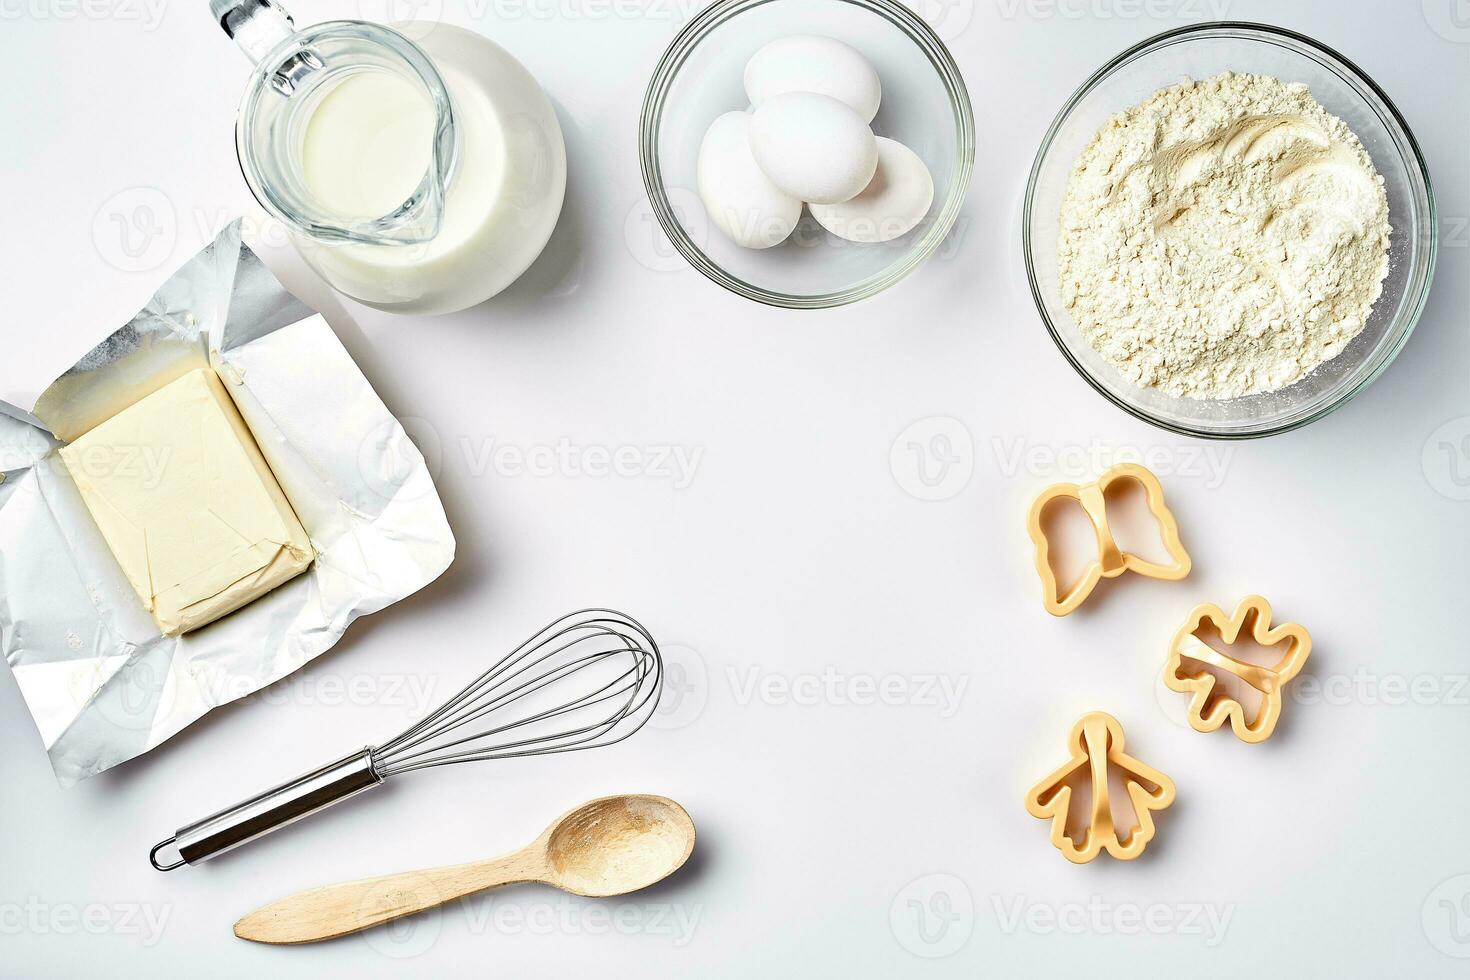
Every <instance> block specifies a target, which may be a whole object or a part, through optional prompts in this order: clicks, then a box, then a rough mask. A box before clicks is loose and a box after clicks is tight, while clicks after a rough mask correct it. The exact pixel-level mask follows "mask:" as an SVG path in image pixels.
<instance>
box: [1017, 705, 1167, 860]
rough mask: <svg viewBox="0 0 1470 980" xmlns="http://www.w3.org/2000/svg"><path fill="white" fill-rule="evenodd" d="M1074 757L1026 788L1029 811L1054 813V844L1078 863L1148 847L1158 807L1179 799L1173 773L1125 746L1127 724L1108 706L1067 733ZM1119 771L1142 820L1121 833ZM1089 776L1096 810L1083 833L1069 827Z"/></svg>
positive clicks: (1135, 853)
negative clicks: (1112, 786) (1115, 793)
mask: <svg viewBox="0 0 1470 980" xmlns="http://www.w3.org/2000/svg"><path fill="white" fill-rule="evenodd" d="M1067 742H1068V744H1069V745H1070V746H1071V748H1072V758H1070V759H1068V760H1067V762H1066V764H1065V765H1063V766H1062V767H1061V768H1060V769H1057V770H1056V771H1055V772H1053V773H1052V774H1051V775H1049V776H1047V777H1046V778H1045V779H1043V780H1042V781H1041V782H1039V783H1037V784H1036V785H1035V786H1033V787H1031V791H1030V792H1029V793H1027V794H1026V811H1027V812H1028V813H1030V814H1031V815H1032V816H1033V817H1038V818H1040V819H1043V820H1045V819H1047V818H1048V817H1049V818H1051V842H1052V846H1053V847H1055V848H1056V849H1057V850H1059V851H1061V852H1062V856H1063V857H1065V858H1066V859H1067V860H1068V861H1071V862H1072V863H1073V864H1085V863H1087V862H1088V861H1091V860H1092V859H1093V858H1095V857H1097V856H1098V855H1099V854H1101V853H1102V852H1103V851H1104V850H1106V851H1107V852H1108V853H1109V854H1111V855H1112V856H1113V857H1115V858H1118V859H1119V860H1121V861H1131V860H1133V859H1134V858H1136V857H1138V856H1139V855H1140V854H1142V853H1143V849H1144V848H1145V847H1147V846H1148V842H1149V841H1151V840H1153V837H1154V821H1153V815H1152V812H1153V811H1154V810H1163V809H1165V808H1166V807H1168V806H1169V805H1170V804H1172V803H1173V802H1174V782H1173V780H1171V779H1170V778H1169V777H1168V776H1165V775H1164V774H1163V773H1161V772H1159V771H1158V770H1157V769H1154V768H1152V767H1150V766H1146V765H1144V764H1143V763H1142V762H1140V761H1138V760H1137V759H1135V758H1133V757H1132V756H1130V755H1127V754H1125V753H1124V752H1123V726H1122V725H1120V724H1119V723H1118V719H1116V718H1114V717H1113V716H1112V715H1110V714H1107V713H1106V712H1103V711H1094V712H1092V713H1090V714H1087V715H1083V716H1082V720H1081V721H1079V722H1077V724H1076V725H1074V726H1073V727H1072V732H1071V734H1070V735H1068V736H1067ZM1113 769H1116V770H1117V771H1118V775H1119V776H1120V777H1121V778H1122V782H1123V786H1124V787H1126V791H1127V793H1128V799H1129V801H1130V802H1131V803H1132V804H1133V814H1134V819H1135V821H1136V825H1135V826H1134V827H1133V829H1132V830H1130V831H1127V832H1126V833H1124V834H1123V835H1121V836H1120V835H1119V834H1118V829H1117V825H1116V823H1115V822H1114V820H1113V801H1112V798H1111V794H1110V792H1109V781H1110V779H1112V778H1113V771H1112V770H1113ZM1084 773H1085V774H1086V776H1087V783H1088V786H1089V788H1090V793H1091V795H1090V800H1091V812H1090V813H1089V815H1088V822H1087V828H1086V829H1085V830H1084V831H1083V832H1082V835H1081V839H1080V840H1078V839H1074V838H1073V837H1072V836H1071V835H1069V834H1068V833H1067V824H1068V823H1069V821H1070V818H1071V806H1072V792H1073V783H1074V782H1077V781H1079V780H1080V779H1081V777H1082V776H1083V774H1084Z"/></svg>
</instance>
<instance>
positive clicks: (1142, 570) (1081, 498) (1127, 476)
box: [1027, 463, 1191, 616]
mask: <svg viewBox="0 0 1470 980" xmlns="http://www.w3.org/2000/svg"><path fill="white" fill-rule="evenodd" d="M1122 480H1135V481H1137V482H1138V484H1139V485H1140V486H1142V487H1143V492H1144V495H1145V497H1146V499H1147V502H1148V509H1149V512H1150V513H1152V514H1153V516H1154V518H1155V519H1156V520H1157V521H1158V523H1159V537H1160V538H1161V539H1162V540H1163V543H1164V549H1165V551H1167V552H1168V554H1169V558H1170V562H1169V563H1168V564H1159V563H1156V562H1151V561H1145V560H1144V559H1143V558H1140V557H1139V556H1138V555H1135V554H1132V553H1130V552H1127V551H1124V550H1122V549H1121V548H1119V547H1118V543H1117V541H1116V540H1114V538H1113V532H1112V530H1111V529H1110V528H1109V527H1108V511H1107V491H1108V487H1110V486H1111V485H1112V484H1114V483H1117V482H1119V481H1122ZM1063 497H1071V498H1073V499H1075V500H1076V501H1077V502H1078V503H1079V504H1081V505H1082V509H1083V510H1084V511H1086V513H1087V517H1088V519H1089V520H1090V521H1092V529H1093V533H1094V534H1095V535H1096V537H1097V555H1098V557H1097V558H1096V559H1095V560H1093V561H1091V562H1089V563H1088V565H1087V568H1086V570H1085V571H1084V572H1083V575H1082V578H1081V579H1080V580H1079V581H1078V582H1077V584H1076V585H1074V586H1072V588H1071V589H1070V590H1068V591H1067V593H1066V594H1065V595H1063V594H1062V593H1061V591H1060V586H1059V585H1058V583H1057V576H1056V573H1055V572H1054V571H1053V570H1052V567H1051V542H1050V541H1049V540H1048V538H1047V535H1046V530H1045V529H1044V528H1043V526H1042V519H1043V517H1044V515H1045V511H1046V508H1047V505H1049V504H1050V503H1051V502H1052V501H1054V500H1058V499H1061V498H1063ZM1027 527H1028V529H1029V530H1030V532H1031V541H1032V543H1033V544H1034V545H1035V546H1036V572H1037V574H1038V575H1040V576H1041V587H1042V597H1041V598H1042V603H1043V604H1044V605H1045V606H1046V611H1047V612H1049V613H1051V614H1052V615H1053V616H1065V615H1067V614H1068V613H1070V612H1072V611H1073V610H1074V609H1076V608H1077V607H1078V606H1080V605H1082V603H1083V602H1084V601H1085V600H1086V599H1087V597H1088V596H1089V595H1091V594H1092V590H1093V589H1095V588H1097V583H1098V582H1100V581H1102V580H1103V579H1105V578H1116V577H1118V576H1119V575H1122V574H1123V573H1124V572H1130V571H1131V572H1137V573H1138V574H1140V575H1146V576H1148V577H1149V578H1157V579H1165V580H1168V581H1178V580H1179V579H1182V578H1184V577H1185V576H1186V575H1188V574H1189V569H1190V566H1191V562H1190V558H1189V553H1188V552H1187V551H1185V550H1184V545H1183V544H1182V543H1180V540H1179V522H1178V521H1176V520H1175V519H1174V514H1173V512H1171V511H1170V510H1169V508H1168V506H1167V505H1166V504H1165V503H1164V488H1163V487H1162V486H1161V485H1160V484H1159V478H1158V477H1156V476H1154V475H1153V473H1152V472H1150V471H1149V470H1148V469H1146V468H1144V467H1142V466H1139V465H1137V464H1136V463H1122V464H1119V465H1118V466H1114V467H1112V468H1111V469H1109V470H1108V471H1107V472H1105V473H1104V474H1103V475H1102V476H1100V477H1098V479H1097V480H1096V481H1095V482H1093V483H1088V484H1082V485H1079V484H1076V483H1057V484H1053V485H1052V486H1049V487H1047V488H1046V489H1045V490H1043V491H1042V492H1041V496H1039V497H1037V498H1036V502H1035V503H1033V504H1032V505H1031V515H1030V518H1029V520H1028V523H1027Z"/></svg>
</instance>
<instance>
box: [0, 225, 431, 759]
mask: <svg viewBox="0 0 1470 980" xmlns="http://www.w3.org/2000/svg"><path fill="white" fill-rule="evenodd" d="M203 366H211V367H213V368H214V370H215V371H216V372H217V373H218V374H219V375H220V377H221V379H222V380H224V382H225V387H226V389H227V390H228V391H229V392H230V395H231V397H232V398H233V399H234V401H235V404H236V406H237V407H238V408H239V410H240V414H241V415H242V416H243V417H244V419H245V422H246V424H247V425H248V426H249V427H250V430H251V432H252V433H253V434H254V436H255V439H256V442H257V443H258V444H259V446H260V449H261V452H262V453H263V454H264V456H265V458H266V461H267V462H268V463H269V464H270V467H271V469H272V470H273V471H274V472H275V475H276V479H277V480H278V481H279V482H280V485H281V488H282V489H283V490H284V491H285V493H286V496H287V497H288V498H289V499H290V501H291V504H292V507H293V508H294V509H295V511H296V515H297V517H299V518H300V520H301V523H302V525H303V526H304V527H305V528H306V531H307V533H308V535H309V536H310V538H311V541H312V545H313V547H314V549H315V551H316V558H315V561H314V562H313V564H312V566H311V568H310V569H309V570H308V571H307V572H306V573H305V574H303V575H301V576H299V577H297V578H295V579H293V580H291V581H290V582H287V583H286V584H284V585H282V586H281V587H279V588H277V589H275V590H274V591H272V592H270V593H268V594H267V595H265V596H264V597H262V598H260V599H257V600H256V601H255V602H252V603H251V604H249V605H247V606H245V607H244V608H242V609H240V610H238V611H236V612H234V613H231V614H230V615H228V616H226V617H225V618H223V619H221V620H219V621H218V622H216V623H213V624H211V625H209V626H206V627H204V628H203V629H201V630H198V631H197V632H194V633H188V634H185V635H184V636H180V637H164V636H162V635H161V634H160V632H159V630H158V627H157V626H156V625H155V624H154V622H153V618H152V616H150V615H149V613H148V612H147V610H145V609H144V608H143V604H142V603H141V602H139V600H138V597H137V595H136V594H135V593H134V591H133V589H132V587H131V586H130V585H129V584H128V582H127V580H126V579H125V578H124V576H123V572H122V569H121V568H120V567H119V565H118V563H117V560H116V559H115V558H114V557H113V555H112V552H111V551H110V550H109V549H108V546H107V544H106V542H104V541H103V539H102V536H101V532H100V531H98V529H97V527H96V525H95V523H94V522H93V520H92V518H91V515H90V514H89V513H88V511H87V508H86V505H85V504H84V503H83V502H82V499H81V496H80V495H79V493H78V492H77V489H76V487H75V485H74V484H73V482H72V480H71V477H70V475H69V474H68V472H67V469H66V467H65V465H64V464H63V463H62V462H61V459H60V457H59V456H58V454H57V450H58V449H59V448H60V446H62V445H63V444H65V443H66V442H68V441H70V440H72V439H75V438H76V437H78V436H79V435H81V434H82V433H84V432H86V431H88V430H89V429H91V428H92V427H93V426H94V425H96V424H97V423H99V422H101V421H104V420H106V419H107V418H110V417H111V416H112V415H114V414H116V413H117V412H118V411H120V410H121V409H123V408H125V407H127V406H128V405H130V404H132V403H133V402H135V401H137V400H139V399H140V398H142V397H144V396H146V395H148V394H150V393H152V392H153V391H155V390H157V389H158V388H161V387H163V386H164V385H165V384H167V383H169V382H170V381H172V380H174V379H175V378H177V377H179V376H181V375H183V374H185V373H187V372H188V371H191V370H194V369H195V368H198V367H203ZM139 465H147V461H146V460H143V461H139ZM453 558H454V535H453V533H452V532H451V531H450V528H449V523H448V521H447V519H446V518H445V515H444V507H443V505H442V504H441V503H440V500H439V495H438V492H437V491H436V490H435V489H434V483H433V480H432V478H431V476H430V474H429V470H428V468H427V466H426V465H425V463H424V458H423V456H422V455H421V454H420V453H419V451H418V449H417V448H416V447H415V446H414V444H413V442H412V441H411V440H410V439H409V437H408V434H407V433H406V432H405V431H404V429H403V426H402V425H400V424H399V422H398V420H397V419H395V418H394V417H393V415H392V414H391V413H390V412H389V411H388V409H387V408H386V407H385V406H384V405H383V402H382V401H381V400H380V399H379V398H378V396H377V393H376V392H374V391H373V388H372V386H371V385H370V384H369V383H368V381H367V379H366V378H365V377H363V375H362V372H361V371H359V370H358V368H357V365H356V364H354V363H353V361H352V358H351V357H350V356H349V355H348V353H347V351H346V349H345V348H344V347H343V346H342V344H341V342H340V341H338V340H337V337H336V335H335V334H333V333H332V330H331V328H330V327H329V326H327V323H326V321H325V320H324V319H322V317H321V316H320V315H319V314H315V313H313V312H312V311H311V310H310V309H309V308H308V307H306V306H305V305H304V304H302V303H301V302H300V301H299V300H297V299H296V298H295V297H294V296H292V295H291V294H290V293H288V292H287V291H286V290H285V288H284V287H282V286H281V284H280V283H279V282H278V281H277V280H276V278H275V276H273V275H272V274H271V272H270V271H269V270H268V269H267V268H266V267H265V266H264V265H263V264H262V263H261V261H260V259H259V258H258V257H256V255H255V254H254V253H253V252H251V251H250V250H249V249H248V248H246V247H245V246H244V245H243V244H242V243H241V241H240V229H239V223H238V222H236V223H234V224H232V225H231V226H230V227H228V228H226V229H225V230H224V231H223V232H221V233H220V235H219V237H218V238H216V239H215V241H214V242H213V243H212V244H211V245H209V246H208V247H207V248H205V249H204V250H203V251H201V252H200V253H199V254H198V255H196V256H195V257H194V258H193V259H191V260H190V261H189V262H188V263H187V264H186V265H185V266H184V267H183V268H181V269H180V270H179V271H178V272H177V273H175V274H174V275H173V276H172V277H171V278H170V279H169V280H168V281H167V282H165V283H164V284H163V286H162V287H161V288H160V289H159V290H158V292H157V293H156V294H154V296H153V298H152V299H151V300H150V301H149V302H148V305H147V306H145V307H144V308H143V310H142V311H140V312H139V313H138V315H137V316H135V317H134V318H133V319H132V321H131V322H129V323H128V324H127V325H126V326H124V327H123V328H122V329H120V330H118V331H116V332H115V333H113V334H112V335H111V336H110V337H108V338H107V339H106V340H104V341H103V342H102V343H101V344H99V345H98V346H97V347H96V348H94V349H93V350H92V351H91V352H90V353H88V354H87V355H86V356H85V357H83V358H82V359H81V360H80V361H78V362H77V363H76V365H75V366H73V367H72V368H71V369H70V370H68V371H67V372H66V373H65V374H64V375H62V377H60V378H58V379H57V380H56V381H55V382H53V383H52V384H51V386H50V387H49V388H47V390H46V391H45V392H43V393H42V394H41V396H40V398H38V399H37V401H36V403H35V405H33V406H17V405H10V404H8V403H6V402H3V401H0V651H3V652H4V654H5V659H6V660H7V662H9V664H10V668H11V670H12V671H13V672H14V674H15V678H16V681H17V683H18V684H19V686H20V690H21V694H22V695H23V696H24V698H25V702H26V705H27V707H28V708H29V709H30V712H31V714H32V716H33V717H34V718H35V721H36V727H37V728H38V729H39V730H40V733H41V738H42V740H43V742H44V744H45V746H46V751H47V752H48V753H49V755H50V758H51V765H52V767H53V769H54V770H55V772H56V776H57V779H58V780H60V781H61V782H62V783H63V784H72V783H75V782H78V781H80V780H82V779H85V778H86V777H88V776H90V775H92V774H93V773H97V772H101V771H102V770H104V769H107V768H110V767H112V766H115V765H117V764H118V763H120V762H124V761H126V760H128V759H131V758H133V757H134V756H137V755H141V754H142V753H144V752H147V751H148V750H149V749H151V748H153V747H154V746H155V745H158V744H159V743H160V742H162V741H164V740H165V739H167V738H169V737H170V736H172V735H174V734H175V733H177V732H179V731H180V730H182V729H183V728H184V727H185V726H187V725H188V724H189V723H191V722H193V721H194V720H195V719H197V718H199V717H200V716H201V715H203V714H204V713H205V712H207V711H209V710H210V709H211V708H213V707H215V706H216V705H219V704H223V703H226V702H228V701H233V700H236V699H238V698H242V697H245V696H246V695H248V694H250V693H252V692H254V691H257V690H259V689H261V688H263V687H265V686H266V685H268V684H271V683H273V682H274V681H276V680H279V679H280V678H282V677H284V676H286V675H287V674H289V673H291V672H292V671H294V670H296V669H297V668H298V667H300V666H302V665H303V664H305V663H306V662H307V661H309V660H311V659H312V658H313V657H315V656H317V655H318V654H320V653H322V652H323V651H325V650H327V649H329V648H330V647H331V646H332V645H333V644H335V643H336V642H337V640H338V639H339V638H340V637H341V636H342V634H343V632H344V631H345V630H346V629H347V626H348V624H349V623H351V622H352V621H353V620H354V619H356V618H357V617H358V616H362V615H365V614H367V613H372V612H376V611H377V610H379V609H382V608H383V607H385V606H387V605H390V604H391V603H394V602H396V601H398V600H399V599H402V598H404V597H405V596H408V595H410V594H412V593H413V592H416V591H417V590H419V589H421V588H423V587H424V586H425V585H427V584H428V583H430V582H432V581H433V580H434V579H435V578H437V577H438V576H439V575H440V574H441V573H442V572H443V571H444V570H445V569H446V568H447V567H448V566H449V563H450V562H451V561H452V560H453Z"/></svg>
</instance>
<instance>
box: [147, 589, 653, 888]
mask: <svg viewBox="0 0 1470 980" xmlns="http://www.w3.org/2000/svg"><path fill="white" fill-rule="evenodd" d="M662 689H663V658H662V656H661V655H660V654H659V652H658V644H657V643H655V642H654V639H653V637H652V636H651V635H650V634H649V632H648V631H647V630H646V629H644V628H643V627H642V626H641V625H640V624H639V623H638V622H637V621H636V620H634V619H632V618H631V617H629V616H626V615H624V614H623V613H620V612H614V611H613V610H610V609H584V610H581V611H580V612H575V613H571V614H570V615H567V616H563V617H562V618H561V619H558V620H557V621H556V622H554V623H552V624H550V625H549V626H547V627H546V628H545V629H543V630H541V631H540V632H538V633H536V634H535V635H534V636H532V637H531V638H530V639H528V640H526V642H524V643H522V644H521V645H520V646H518V647H516V648H515V649H514V650H512V651H511V652H510V653H509V654H507V655H506V656H505V657H503V658H502V659H501V660H500V661H499V662H498V663H496V664H495V665H494V666H492V667H491V668H490V669H489V670H487V671H485V672H484V673H483V674H481V675H480V676H479V677H477V678H475V679H474V681H472V682H471V683H470V685H469V686H468V687H466V688H465V689H464V690H462V691H460V692H459V693H458V694H456V695H455V696H454V697H452V698H450V699H449V700H448V701H447V702H445V703H444V704H442V705H440V706H439V707H438V708H436V709H435V710H434V711H432V712H430V713H429V715H428V716H427V717H425V718H424V719H422V720H421V721H419V722H416V723H415V724H414V725H412V726H410V727H409V728H408V729H407V730H406V731H404V732H402V733H401V734H399V735H397V736H396V737H394V738H393V739H392V740H390V741H388V742H385V743H384V744H383V745H382V746H381V747H374V746H368V747H367V748H364V749H362V750H361V751H359V752H354V753H352V754H351V755H348V756H345V757H344V758H341V759H339V760H337V761H336V762H333V763H331V764H329V765H326V766H323V767H322V768H320V769H317V770H314V771H312V772H309V773H307V774H306V775H304V776H301V777H300V778H298V779H294V780H292V781H290V782H288V783H283V784H282V785H280V786H277V787H275V788H274V789H270V790H267V791H266V792H264V793H261V794H260V795H259V796H255V797H252V798H251V799H248V800H246V801H245V802H243V803H240V804H238V805H236V806H233V807H230V808H229V809H227V810H221V811H220V812H219V813H216V814H213V815H211V816H208V817H205V818H204V819H203V820H199V821H196V822H194V823H192V824H189V825H188V826H186V827H183V828H181V829H180V830H179V831H178V832H177V833H175V834H174V835H173V836H172V837H170V838H169V839H168V840H165V841H161V842H159V843H158V844H157V845H155V846H154V848H153V850H152V851H150V852H149V853H148V860H149V862H150V863H151V864H152V865H153V866H154V867H155V868H157V869H158V870H159V871H172V870H173V869H175V868H178V867H181V866H183V865H185V864H197V863H198V862H200V861H205V860H208V859H209V858H212V857H214V856H215V855H217V854H223V853H224V852H225V851H228V850H230V849H232V848H235V847H239V846H240V845H241V844H244V843H247V842H249V841H252V840H254V839H255V838H257V837H260V836H262V835H264V834H268V833H270V832H271V831H272V830H275V829H277V828H279V827H284V826H285V825H286V824H288V823H293V822H295V821H297V820H300V819H301V818H302V817H305V816H308V815H310V814H312V813H315V812H317V811H318V810H321V809H324V808H326V807H328V806H331V805H332V804H333V803H338V802H340V801H342V800H345V799H347V798H348V797H349V796H355V795H357V794H358V793H360V792H362V791H363V790H366V789H371V788H372V787H374V786H376V785H378V784H379V783H381V782H382V781H383V780H385V779H387V778H388V777H389V776H396V775H399V774H400V773H406V772H413V771H415V770H417V769H430V768H433V767H435V766H448V765H454V764H456V763H461V762H484V761H488V760H491V759H513V758H518V757H521V756H530V755H552V754H556V753H560V752H578V751H581V750H582V749H594V748H599V747H601V746H604V745H612V744H613V743H614V742H621V741H622V740H623V739H625V738H627V737H628V736H629V735H632V734H633V733H634V732H636V731H637V730H638V729H640V728H642V727H643V724H644V722H646V721H647V720H648V719H649V717H650V716H651V715H652V714H653V712H654V710H655V709H656V708H657V707H658V699H659V694H660V692H661V691H662ZM170 846H173V847H175V848H176V849H177V851H178V858H177V860H172V861H169V862H168V863H162V862H161V861H160V858H159V853H160V852H161V851H163V850H164V849H166V848H168V847H170Z"/></svg>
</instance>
